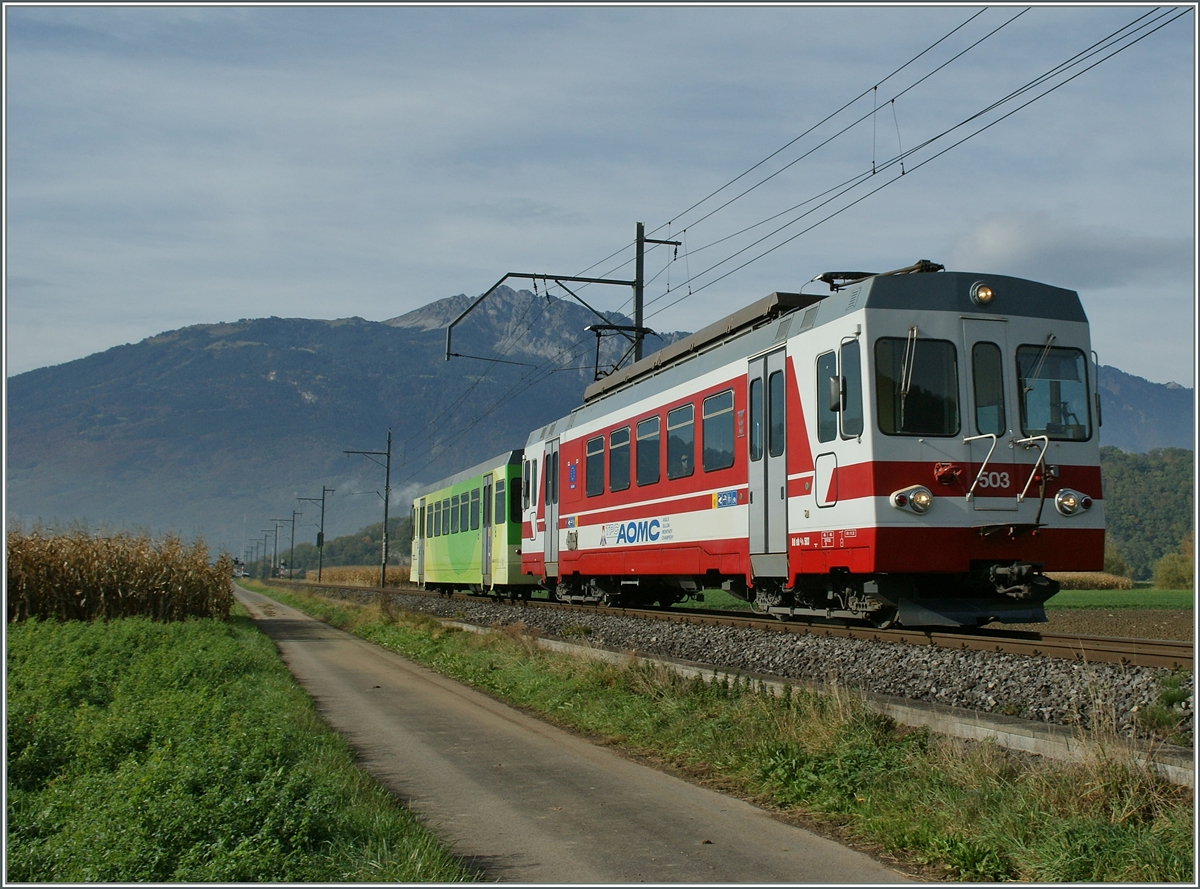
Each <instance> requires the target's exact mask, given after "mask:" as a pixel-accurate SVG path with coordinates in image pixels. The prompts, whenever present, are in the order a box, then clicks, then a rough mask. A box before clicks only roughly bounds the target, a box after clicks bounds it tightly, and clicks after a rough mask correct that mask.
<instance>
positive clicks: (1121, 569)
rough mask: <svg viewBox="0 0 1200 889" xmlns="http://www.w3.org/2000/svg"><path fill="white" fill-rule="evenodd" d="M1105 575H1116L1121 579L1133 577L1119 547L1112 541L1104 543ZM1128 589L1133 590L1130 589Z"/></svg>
mask: <svg viewBox="0 0 1200 889" xmlns="http://www.w3.org/2000/svg"><path fill="white" fill-rule="evenodd" d="M1104 573H1105V574H1115V575H1117V576H1119V577H1133V572H1132V571H1130V570H1129V565H1128V563H1126V561H1125V560H1124V559H1123V558H1121V554H1120V553H1119V552H1117V545H1116V544H1115V543H1113V542H1112V541H1111V540H1106V541H1104ZM1127 589H1132V587H1128V588H1127Z"/></svg>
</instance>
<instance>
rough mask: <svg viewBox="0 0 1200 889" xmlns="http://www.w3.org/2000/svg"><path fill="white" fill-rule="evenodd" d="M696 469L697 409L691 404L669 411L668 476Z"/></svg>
mask: <svg viewBox="0 0 1200 889" xmlns="http://www.w3.org/2000/svg"><path fill="white" fill-rule="evenodd" d="M695 471H696V409H695V407H693V406H692V405H690V404H685V405H684V406H683V407H677V408H675V410H673V411H667V478H687V477H688V476H689V475H691V474H692V473H693V472H695Z"/></svg>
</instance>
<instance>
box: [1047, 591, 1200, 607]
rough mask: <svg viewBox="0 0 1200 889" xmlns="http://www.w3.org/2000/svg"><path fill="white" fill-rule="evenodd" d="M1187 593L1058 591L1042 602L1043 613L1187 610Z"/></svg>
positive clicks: (1191, 599)
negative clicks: (1095, 609) (1086, 609)
mask: <svg viewBox="0 0 1200 889" xmlns="http://www.w3.org/2000/svg"><path fill="white" fill-rule="evenodd" d="M1194 603H1195V596H1194V595H1193V593H1192V591H1191V590H1062V591H1061V592H1059V593H1057V594H1056V595H1054V596H1053V597H1052V598H1051V599H1050V600H1049V601H1048V602H1046V610H1047V611H1052V610H1054V609H1062V610H1065V609H1071V608H1105V609H1112V608H1129V609H1137V610H1161V609H1170V610H1191V608H1192V607H1193V605H1194Z"/></svg>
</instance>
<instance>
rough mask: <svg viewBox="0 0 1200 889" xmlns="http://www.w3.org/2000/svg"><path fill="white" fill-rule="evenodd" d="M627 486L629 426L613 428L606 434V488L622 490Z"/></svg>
mask: <svg viewBox="0 0 1200 889" xmlns="http://www.w3.org/2000/svg"><path fill="white" fill-rule="evenodd" d="M628 487H629V427H628V426H623V427H622V428H620V429H614V430H613V431H612V432H610V433H609V435H608V489H609V490H610V491H624V490H626V489H627V488H628Z"/></svg>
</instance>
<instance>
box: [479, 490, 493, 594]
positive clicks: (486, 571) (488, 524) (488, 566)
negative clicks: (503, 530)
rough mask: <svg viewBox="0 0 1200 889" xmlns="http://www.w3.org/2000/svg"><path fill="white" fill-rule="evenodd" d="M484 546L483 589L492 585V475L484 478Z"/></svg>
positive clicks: (482, 549)
mask: <svg viewBox="0 0 1200 889" xmlns="http://www.w3.org/2000/svg"><path fill="white" fill-rule="evenodd" d="M482 526H483V529H482V533H483V538H482V540H483V546H482V547H481V548H480V554H479V561H480V572H479V573H480V575H481V577H482V582H483V588H484V589H485V590H486V589H487V588H488V587H490V586H491V585H492V474H491V473H490V472H489V473H486V474H485V475H484V476H483V522H482Z"/></svg>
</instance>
